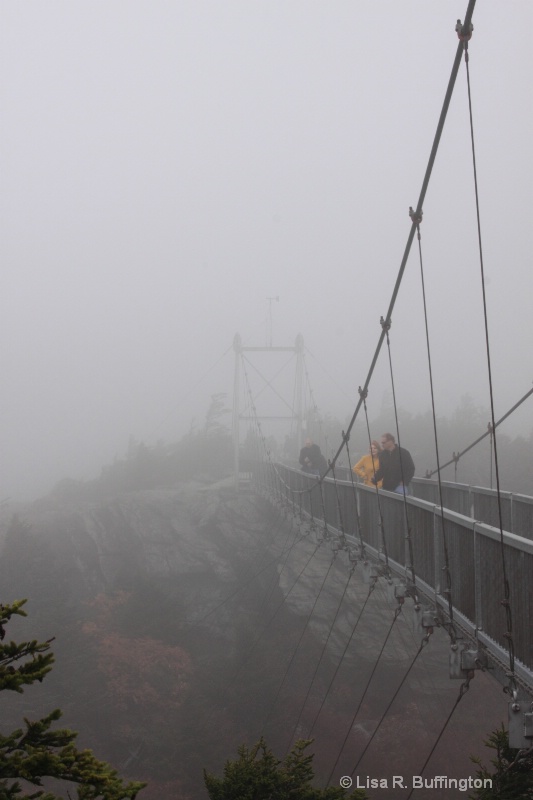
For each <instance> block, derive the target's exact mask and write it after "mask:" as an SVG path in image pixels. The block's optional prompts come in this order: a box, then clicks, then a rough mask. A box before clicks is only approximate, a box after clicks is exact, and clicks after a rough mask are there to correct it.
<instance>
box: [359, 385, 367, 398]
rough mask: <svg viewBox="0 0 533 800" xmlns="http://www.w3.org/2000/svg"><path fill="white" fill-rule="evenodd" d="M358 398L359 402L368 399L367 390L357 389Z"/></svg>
mask: <svg viewBox="0 0 533 800" xmlns="http://www.w3.org/2000/svg"><path fill="white" fill-rule="evenodd" d="M359 397H360V398H361V400H366V398H367V397H368V389H362V388H361V387H359Z"/></svg>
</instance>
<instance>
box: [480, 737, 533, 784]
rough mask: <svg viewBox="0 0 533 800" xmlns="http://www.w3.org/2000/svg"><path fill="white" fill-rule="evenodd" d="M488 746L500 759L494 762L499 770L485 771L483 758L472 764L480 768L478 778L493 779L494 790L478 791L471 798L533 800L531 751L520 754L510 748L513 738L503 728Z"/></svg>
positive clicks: (490, 738) (489, 739) (532, 756)
mask: <svg viewBox="0 0 533 800" xmlns="http://www.w3.org/2000/svg"><path fill="white" fill-rule="evenodd" d="M485 745H486V746H487V747H490V749H491V750H495V751H496V758H493V759H491V764H492V765H493V767H494V768H495V770H494V771H493V772H491V771H490V770H489V769H487V767H484V766H483V765H482V763H481V759H480V758H472V761H473V762H474V763H475V764H478V765H479V767H480V768H479V769H478V771H477V777H478V778H481V779H485V778H490V779H491V780H492V787H491V788H484V789H477V790H476V791H475V793H474V794H473V795H471V798H472V800H525V798H528V797H529V798H533V752H532V751H531V750H527V751H525V752H523V753H522V754H520V751H519V750H515V749H513V748H512V747H509V734H508V733H507V731H506V730H505V728H504V727H503V725H502V727H501V728H499V729H498V730H496V731H493V732H492V733H491V734H490V736H489V738H488V739H487V740H486V741H485Z"/></svg>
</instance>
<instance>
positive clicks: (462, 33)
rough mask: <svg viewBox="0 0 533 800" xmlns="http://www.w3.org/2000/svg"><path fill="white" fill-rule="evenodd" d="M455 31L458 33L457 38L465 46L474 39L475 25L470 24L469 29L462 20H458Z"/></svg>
mask: <svg viewBox="0 0 533 800" xmlns="http://www.w3.org/2000/svg"><path fill="white" fill-rule="evenodd" d="M455 31H456V33H457V38H458V39H459V41H460V42H463V44H466V43H467V42H469V41H470V39H471V38H472V33H473V32H474V25H473V24H472V23H471V22H470V23H469V24H468V27H465V26H464V25H463V23H462V22H461V20H460V19H458V20H457V24H456V26H455Z"/></svg>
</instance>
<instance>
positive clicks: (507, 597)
mask: <svg viewBox="0 0 533 800" xmlns="http://www.w3.org/2000/svg"><path fill="white" fill-rule="evenodd" d="M460 38H461V37H460ZM468 38H470V37H463V39H462V41H460V45H461V46H462V48H463V50H464V55H465V65H466V80H467V86H468V113H469V118H470V140H471V143H472V166H473V172H474V192H475V200H476V220H477V235H478V247H479V265H480V276H481V289H482V296H483V318H484V323H485V346H486V354H487V372H488V382H489V395H490V411H491V426H492V431H491V438H492V442H493V447H494V473H495V477H496V492H497V498H498V520H499V525H500V552H501V563H502V579H503V591H504V599H503V600H502V601H501V602H502V605H503V607H504V609H505V617H506V623H507V630H506V632H505V633H504V638H505V639H506V640H507V647H508V651H509V673H510V674H509V686H508V691H509V693H510V694H513V692H514V691H516V678H515V674H514V641H513V617H512V611H511V591H510V586H509V579H508V576H507V566H506V559H505V545H504V538H503V512H502V501H501V492H500V471H499V467H498V446H497V437H496V416H495V413H494V391H493V382H492V363H491V356H490V344H489V323H488V312H487V296H486V291H485V268H484V263H483V244H482V237H481V215H480V208H479V191H478V181H477V166H476V148H475V139H474V120H473V113H472V91H471V86H470V66H469V62H470V59H469V55H468Z"/></svg>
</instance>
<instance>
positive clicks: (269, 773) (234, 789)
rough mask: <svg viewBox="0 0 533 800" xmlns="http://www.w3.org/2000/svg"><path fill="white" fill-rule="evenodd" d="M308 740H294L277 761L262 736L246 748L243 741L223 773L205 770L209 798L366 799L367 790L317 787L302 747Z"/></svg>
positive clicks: (255, 799)
mask: <svg viewBox="0 0 533 800" xmlns="http://www.w3.org/2000/svg"><path fill="white" fill-rule="evenodd" d="M310 744H311V742H310V741H306V740H300V741H298V742H296V744H295V745H294V747H293V748H292V750H291V751H290V753H289V754H288V755H287V756H286V757H285V758H284V759H283V761H280V760H279V759H277V758H276V757H275V756H274V754H273V753H272V751H271V750H270V749H269V748H268V747H267V745H266V743H265V740H264V739H263V738H261V739H260V740H259V742H258V743H257V744H256V745H255V746H254V747H252V748H251V749H248V748H247V747H245V746H244V745H242V746H241V747H240V748H239V750H238V754H239V757H238V758H237V759H236V760H235V761H227V762H226V766H225V767H224V775H223V777H222V778H217V777H216V776H215V775H210V774H209V773H208V772H205V771H204V780H205V785H206V788H207V792H208V794H209V797H210V798H211V800H235V798H236V797H238V798H240V800H292V799H293V798H298V800H365V799H366V794H365V792H364V791H362V790H361V789H355V790H354V791H353V792H351V793H350V794H347V793H346V791H347V790H346V789H342V788H341V787H339V786H330V787H329V788H327V789H316V788H314V787H313V786H312V785H311V781H312V780H313V777H314V775H313V766H312V762H313V755H312V754H306V753H305V750H306V749H307V747H308V746H309V745H310Z"/></svg>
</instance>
